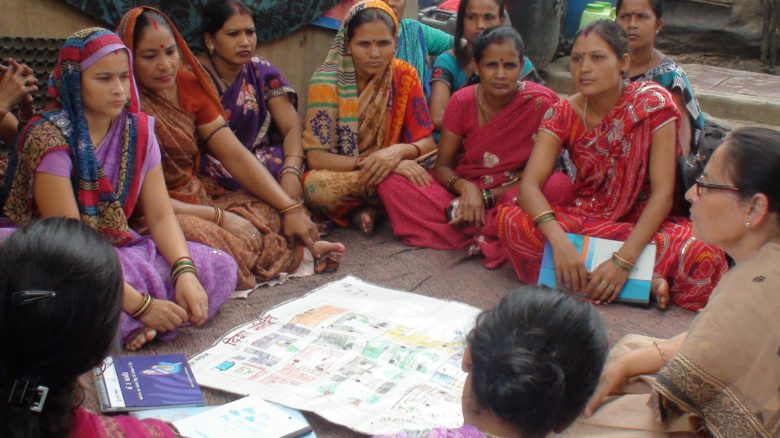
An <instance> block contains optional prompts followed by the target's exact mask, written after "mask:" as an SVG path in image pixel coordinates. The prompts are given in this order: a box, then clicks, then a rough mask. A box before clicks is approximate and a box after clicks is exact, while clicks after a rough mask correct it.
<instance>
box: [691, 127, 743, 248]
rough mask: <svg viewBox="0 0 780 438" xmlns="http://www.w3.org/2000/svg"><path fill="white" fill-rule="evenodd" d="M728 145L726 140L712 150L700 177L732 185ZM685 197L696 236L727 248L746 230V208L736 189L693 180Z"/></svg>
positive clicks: (708, 181) (708, 180) (710, 181)
mask: <svg viewBox="0 0 780 438" xmlns="http://www.w3.org/2000/svg"><path fill="white" fill-rule="evenodd" d="M728 147H730V146H729V144H728V142H726V143H724V144H722V145H721V146H720V147H719V148H718V149H716V150H715V153H713V154H712V157H710V160H709V161H708V162H707V167H705V168H704V172H703V173H702V175H701V179H702V181H704V182H705V183H710V184H721V185H725V186H730V187H733V186H734V181H733V180H732V179H731V177H730V176H729V175H728V172H727V169H726V166H725V164H726V162H725V161H726V160H725V158H726V149H727V148H728ZM685 199H687V200H688V201H690V202H691V204H692V205H691V221H692V222H693V234H694V235H695V236H696V238H697V239H699V240H701V241H704V242H707V243H709V244H712V245H716V246H719V247H721V248H724V249H726V250H727V251H728V249H729V248H732V247H734V245H735V243H736V242H738V241H739V240H740V239H741V238H742V236H743V235H744V233H745V232H746V231H747V229H746V228H745V216H746V210H747V208H746V207H745V205H744V204H745V202H744V201H743V200H742V199H741V198H740V197H739V194H738V193H737V192H734V191H730V190H726V189H717V188H705V187H698V188H697V186H696V185H695V184H694V185H693V186H692V187H691V188H690V189H688V191H687V192H686V193H685Z"/></svg>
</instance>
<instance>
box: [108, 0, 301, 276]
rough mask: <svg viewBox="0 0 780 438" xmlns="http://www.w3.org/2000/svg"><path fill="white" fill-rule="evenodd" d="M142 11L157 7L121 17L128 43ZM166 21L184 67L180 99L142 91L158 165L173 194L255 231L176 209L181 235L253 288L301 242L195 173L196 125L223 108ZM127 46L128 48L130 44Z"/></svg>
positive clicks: (256, 207)
mask: <svg viewBox="0 0 780 438" xmlns="http://www.w3.org/2000/svg"><path fill="white" fill-rule="evenodd" d="M146 10H151V11H156V10H155V9H153V8H150V7H146V6H143V7H137V8H135V9H132V10H130V11H129V12H127V13H126V14H125V16H124V17H123V18H122V21H121V23H120V25H119V28H118V30H117V32H118V33H119V35H120V36H121V37H122V38H123V39H124V41H125V42H126V43H127V44H130V45H132V42H133V37H134V35H133V32H134V29H135V22H136V20H137V18H138V16H139V15H141V13H143V12H144V11H146ZM156 12H158V13H159V14H160V15H161V16H163V17H165V15H163V14H162V13H160V12H159V11H156ZM166 20H168V19H167V18H166ZM168 24H169V26H170V28H171V30H172V31H173V33H174V37H175V39H176V44H177V46H178V49H179V53H180V54H181V57H182V58H183V60H184V63H185V64H186V65H187V66H188V67H189V69H187V68H185V67H182V68H181V69H180V70H179V72H178V73H177V75H176V84H177V87H178V89H179V96H180V97H179V99H180V102H179V104H178V105H176V104H173V103H171V102H169V101H168V100H167V99H164V98H162V97H160V96H157V95H155V94H154V93H151V92H149V91H147V90H143V89H142V90H141V102H142V103H143V106H144V109H145V110H146V111H147V112H148V113H149V114H151V115H154V116H155V117H156V118H157V124H156V126H155V133H156V134H157V138H158V139H159V142H160V148H161V150H162V151H161V152H162V168H163V173H164V174H165V182H166V184H167V186H168V193H169V195H170V196H171V198H172V199H176V200H179V201H182V202H186V203H190V204H198V205H205V206H211V207H219V208H222V209H223V210H225V212H230V213H233V214H236V215H238V216H241V217H242V218H244V219H246V220H247V221H249V222H250V223H251V224H252V225H253V226H254V227H255V228H256V229H257V231H258V232H259V233H258V234H257V235H255V236H254V237H253V239H251V240H246V239H244V238H242V237H240V236H239V235H236V234H233V233H232V232H230V231H228V230H227V229H225V228H222V227H221V226H219V225H217V224H216V223H215V222H213V221H210V220H205V219H201V218H199V217H196V216H193V215H187V214H178V215H177V217H178V219H179V223H180V225H181V228H182V231H183V232H184V235H185V237H186V238H187V239H188V240H192V241H195V242H200V243H203V244H205V245H208V246H211V247H213V248H217V249H219V250H222V251H225V252H227V253H228V254H230V255H231V256H233V258H235V260H236V262H237V264H238V287H239V288H241V289H247V288H252V287H254V286H255V284H256V277H257V279H260V280H261V281H267V280H271V279H274V278H276V277H278V276H279V275H280V274H282V273H285V272H289V273H291V272H293V271H295V270H296V269H297V268H298V266H299V265H300V263H301V261H302V259H303V246H301V245H299V244H296V243H293V244H290V243H289V242H288V241H287V238H286V237H285V236H284V235H283V233H282V220H281V216H280V215H279V213H278V212H277V211H276V210H275V209H274V208H272V207H271V206H269V205H268V204H266V203H265V202H263V201H260V200H259V199H257V198H255V197H254V196H251V195H249V194H248V193H246V192H244V191H243V190H237V191H231V190H227V189H225V188H223V187H222V186H220V185H219V183H218V182H217V181H215V180H214V179H212V178H210V177H209V176H207V175H202V174H200V173H199V169H200V163H201V161H202V159H203V150H202V148H201V147H200V145H199V144H198V138H197V131H196V126H197V125H200V124H205V123H209V122H211V121H213V120H214V119H216V118H217V117H218V116H220V115H223V114H224V113H223V110H222V106H221V103H220V100H219V97H218V96H217V93H216V92H215V91H214V89H213V88H212V87H211V85H210V83H209V80H208V77H207V74H206V73H204V71H203V69H202V67H201V66H200V64H199V63H198V62H197V61H196V60H195V57H194V56H193V54H192V52H190V49H189V48H188V47H187V44H186V43H185V42H184V40H183V39H182V37H181V35H180V34H179V33H178V31H177V30H176V27H175V26H174V25H173V23H171V22H170V20H168ZM128 47H130V49H131V50H132V47H131V46H128Z"/></svg>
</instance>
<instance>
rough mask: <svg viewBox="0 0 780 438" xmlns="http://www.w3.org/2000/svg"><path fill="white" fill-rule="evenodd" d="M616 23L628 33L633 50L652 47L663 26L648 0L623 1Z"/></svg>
mask: <svg viewBox="0 0 780 438" xmlns="http://www.w3.org/2000/svg"><path fill="white" fill-rule="evenodd" d="M616 21H617V23H618V24H619V25H620V26H622V27H623V29H625V31H626V33H628V43H629V46H630V47H631V49H636V48H640V47H645V46H647V45H651V46H652V45H653V43H654V42H655V35H656V34H657V33H658V32H659V31H660V30H661V27H662V26H663V21H662V20H658V19H657V18H656V16H655V12H654V11H653V8H652V7H651V6H650V2H649V1H648V0H623V4H622V5H621V6H620V13H618V15H617V20H616Z"/></svg>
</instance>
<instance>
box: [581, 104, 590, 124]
mask: <svg viewBox="0 0 780 438" xmlns="http://www.w3.org/2000/svg"><path fill="white" fill-rule="evenodd" d="M582 121H583V122H584V123H585V130H586V131H590V128H589V127H588V96H585V110H584V111H583V112H582Z"/></svg>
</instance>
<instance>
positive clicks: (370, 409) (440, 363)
mask: <svg viewBox="0 0 780 438" xmlns="http://www.w3.org/2000/svg"><path fill="white" fill-rule="evenodd" d="M478 313H479V310H478V309H476V308H474V307H472V306H468V305H466V304H462V303H457V302H452V301H443V300H438V299H435V298H430V297H424V296H420V295H416V294H412V293H407V292H400V291H395V290H391V289H386V288H383V287H380V286H376V285H372V284H369V283H365V282H363V281H361V280H360V279H357V278H355V277H351V276H348V277H346V278H344V279H342V280H339V281H336V282H333V283H330V284H327V285H325V286H323V287H322V288H320V289H317V290H315V291H313V292H311V293H309V294H307V295H305V296H303V297H301V298H299V299H296V300H292V301H289V302H287V303H285V304H282V305H280V306H278V307H276V308H274V309H271V310H269V311H268V312H266V313H265V314H264V315H262V316H261V317H260V318H259V319H257V320H254V321H251V322H249V323H247V324H245V325H243V326H240V327H238V328H236V329H234V330H233V331H231V332H230V333H228V334H226V335H225V336H224V337H222V338H221V339H220V340H218V341H217V342H216V343H215V344H214V346H212V348H210V349H208V350H206V351H205V352H203V353H201V354H199V355H197V356H195V357H194V358H192V359H191V360H190V366H191V367H192V369H193V372H194V374H195V377H196V379H197V380H198V383H199V384H200V385H202V386H207V387H211V388H216V389H220V390H224V391H228V392H233V393H236V394H252V395H257V396H259V397H262V398H264V399H266V400H269V401H273V402H276V403H280V404H283V405H286V406H290V407H292V408H295V409H302V410H306V411H312V412H314V413H316V414H318V415H320V416H321V417H324V418H326V419H328V420H329V421H332V422H334V423H338V424H342V425H345V426H347V427H349V428H351V429H354V430H356V431H359V432H362V433H367V434H387V433H394V432H397V431H399V430H401V429H410V430H414V429H425V428H430V427H434V426H438V427H456V426H460V425H461V424H462V421H463V418H462V413H461V402H460V400H461V393H462V389H463V383H464V381H465V377H466V375H465V373H463V371H462V370H461V361H462V358H463V351H464V349H465V336H466V334H467V333H468V331H469V330H471V328H472V327H473V325H474V319H475V317H476V315H477V314H478Z"/></svg>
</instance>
